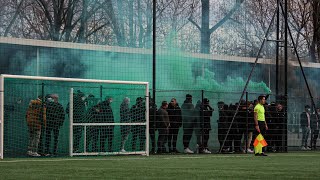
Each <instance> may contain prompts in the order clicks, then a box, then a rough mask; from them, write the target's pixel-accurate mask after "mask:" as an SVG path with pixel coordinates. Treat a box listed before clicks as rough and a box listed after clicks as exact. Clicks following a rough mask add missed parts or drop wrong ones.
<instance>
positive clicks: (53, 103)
mask: <svg viewBox="0 0 320 180" xmlns="http://www.w3.org/2000/svg"><path fill="white" fill-rule="evenodd" d="M58 99H59V96H58V95H57V94H51V95H47V97H46V100H47V102H46V105H47V111H46V117H47V128H46V147H45V155H46V156H48V155H50V154H52V153H53V155H57V148H58V137H59V131H60V128H61V126H62V125H63V123H64V119H65V112H64V108H63V106H62V105H61V104H60V103H59V101H58ZM52 132H53V139H54V140H53V151H50V145H51V133H52Z"/></svg>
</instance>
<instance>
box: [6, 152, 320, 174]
mask: <svg viewBox="0 0 320 180" xmlns="http://www.w3.org/2000/svg"><path fill="white" fill-rule="evenodd" d="M0 179H320V152H319V151H318V152H290V153H273V154H269V156H268V157H260V156H259V157H255V156H253V155H252V154H210V155H202V154H201V155H185V154H181V155H152V156H149V157H145V156H106V157H72V158H23V159H21V158H20V159H17V158H10V159H4V160H0Z"/></svg>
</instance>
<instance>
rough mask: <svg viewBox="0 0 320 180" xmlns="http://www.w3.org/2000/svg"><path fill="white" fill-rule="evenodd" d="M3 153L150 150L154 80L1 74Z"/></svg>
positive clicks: (0, 135) (0, 145)
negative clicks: (150, 109)
mask: <svg viewBox="0 0 320 180" xmlns="http://www.w3.org/2000/svg"><path fill="white" fill-rule="evenodd" d="M0 81H1V82H0V125H1V128H0V155H1V159H3V158H4V157H39V156H60V157H61V156H79V155H82V156H83V155H85V156H89V155H115V154H141V155H147V156H148V155H149V130H148V129H149V108H148V107H149V84H148V82H137V81H117V80H97V79H77V78H56V77H40V76H20V75H6V74H3V75H1V77H0Z"/></svg>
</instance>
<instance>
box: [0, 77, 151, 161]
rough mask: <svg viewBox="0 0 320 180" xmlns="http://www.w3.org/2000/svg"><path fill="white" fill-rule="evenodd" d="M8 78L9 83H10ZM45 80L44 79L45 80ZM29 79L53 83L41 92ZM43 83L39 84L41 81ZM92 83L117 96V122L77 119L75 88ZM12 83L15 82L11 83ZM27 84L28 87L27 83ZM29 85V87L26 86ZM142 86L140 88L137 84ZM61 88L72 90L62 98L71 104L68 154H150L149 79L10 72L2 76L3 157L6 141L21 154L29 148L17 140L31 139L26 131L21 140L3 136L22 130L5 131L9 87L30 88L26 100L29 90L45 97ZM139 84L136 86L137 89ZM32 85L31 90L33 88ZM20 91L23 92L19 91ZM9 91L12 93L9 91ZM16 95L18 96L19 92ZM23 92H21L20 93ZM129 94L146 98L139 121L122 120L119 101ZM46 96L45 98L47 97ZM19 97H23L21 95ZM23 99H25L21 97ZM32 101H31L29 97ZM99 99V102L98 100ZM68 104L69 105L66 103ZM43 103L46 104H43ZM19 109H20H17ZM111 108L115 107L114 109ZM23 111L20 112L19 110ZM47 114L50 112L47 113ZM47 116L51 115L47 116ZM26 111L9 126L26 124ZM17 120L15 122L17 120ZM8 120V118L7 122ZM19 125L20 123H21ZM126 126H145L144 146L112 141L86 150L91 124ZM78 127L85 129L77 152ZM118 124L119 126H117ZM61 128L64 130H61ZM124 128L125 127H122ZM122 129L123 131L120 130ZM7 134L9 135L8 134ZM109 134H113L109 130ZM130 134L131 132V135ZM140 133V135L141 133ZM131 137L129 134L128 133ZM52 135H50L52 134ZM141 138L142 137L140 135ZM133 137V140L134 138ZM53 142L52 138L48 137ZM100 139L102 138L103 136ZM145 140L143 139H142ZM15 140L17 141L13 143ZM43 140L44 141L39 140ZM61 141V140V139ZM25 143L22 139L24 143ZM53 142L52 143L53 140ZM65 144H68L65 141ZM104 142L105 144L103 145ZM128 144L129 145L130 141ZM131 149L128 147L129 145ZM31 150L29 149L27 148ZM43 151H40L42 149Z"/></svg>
mask: <svg viewBox="0 0 320 180" xmlns="http://www.w3.org/2000/svg"><path fill="white" fill-rule="evenodd" d="M13 80H16V81H15V87H12V88H11V89H10V88H8V87H7V86H10V81H13ZM7 81H8V82H9V83H7ZM44 82H45V83H44ZM50 82H54V83H55V84H54V86H55V88H53V85H51V84H50ZM30 83H34V84H36V83H37V84H36V85H37V87H39V86H41V84H42V86H45V85H43V84H50V85H48V86H45V89H46V90H45V91H46V92H45V93H43V91H44V90H43V89H44V87H42V92H41V88H40V90H38V89H39V88H38V89H37V90H36V89H33V90H32V87H29V86H28V84H30ZM77 83H78V84H80V85H77V86H75V84H77ZM39 84H40V85H39ZM93 85H99V87H100V91H102V89H103V90H104V92H106V93H105V94H107V95H108V96H111V97H112V98H114V99H115V101H114V102H113V103H114V106H112V107H113V109H114V113H116V114H115V115H114V122H98V123H97V122H86V121H85V122H74V107H75V106H74V98H75V95H76V93H77V92H74V91H75V89H76V88H78V89H79V88H80V89H81V88H87V91H88V92H89V93H90V91H89V90H88V89H89V88H92V87H89V86H93ZM12 86H13V85H12ZM27 86H28V87H27ZM26 87H27V88H26ZM121 87H127V88H132V89H129V90H128V89H126V90H123V89H121ZM137 87H139V88H137ZM62 88H65V89H68V91H69V92H66V93H65V95H64V96H65V98H64V99H62V98H61V101H62V102H63V104H64V109H66V108H68V110H67V111H68V116H67V115H66V116H65V122H64V126H66V127H67V128H65V129H66V132H65V134H64V135H67V136H68V138H66V139H67V140H65V141H68V142H66V143H68V147H65V149H68V153H67V154H68V155H69V156H76V155H112V154H141V155H146V156H149V83H148V82H138V81H117V80H97V79H79V78H58V77H43V76H24V75H9V74H2V75H1V76H0V125H1V126H0V159H3V158H4V156H6V154H5V153H6V151H5V150H4V147H5V146H7V144H6V143H11V144H9V145H8V146H9V147H10V148H11V149H9V150H8V152H10V153H11V154H12V153H16V152H19V153H18V154H19V156H20V154H25V152H26V151H27V150H26V147H27V146H26V145H24V146H22V145H21V147H20V146H19V148H20V149H17V148H16V149H14V148H15V144H19V143H21V142H22V141H28V140H27V138H28V136H27V135H24V136H27V137H23V138H24V139H22V140H21V137H19V138H20V139H19V138H15V139H19V141H15V142H13V141H10V140H9V141H8V140H5V138H4V137H10V136H12V135H13V134H15V133H20V132H19V129H17V128H16V129H14V130H15V131H17V132H12V131H11V132H10V133H11V134H9V135H8V133H9V132H5V131H6V128H5V126H6V123H5V121H6V118H8V117H7V116H5V113H7V112H6V111H5V106H6V103H7V102H9V101H10V100H9V99H10V98H11V97H12V96H11V94H10V93H11V92H10V91H12V92H13V91H16V92H15V93H16V94H18V95H20V94H23V93H21V92H23V91H24V90H25V89H26V90H29V91H28V92H27V93H25V94H28V93H29V94H28V95H29V96H28V98H25V99H26V100H24V101H30V96H31V95H30V93H33V94H32V95H34V94H37V95H39V94H41V95H42V97H44V95H45V94H47V92H50V93H52V92H53V91H54V89H58V90H59V89H62ZM93 88H95V87H93ZM134 88H136V89H134ZM30 89H31V90H30ZM96 89H99V88H96ZM32 91H40V92H37V93H36V92H32ZM129 91H130V92H131V94H125V93H123V92H129ZM19 93H20V94H19ZM8 94H9V95H8ZM96 94H99V92H97V93H96ZM18 95H16V96H18ZM130 95H131V97H130ZM21 96H22V95H21ZM127 96H129V97H130V98H136V97H139V98H141V99H143V101H141V104H142V103H143V107H144V109H145V110H144V111H143V116H144V117H143V121H141V122H139V121H129V122H125V123H124V122H120V118H119V116H118V114H119V112H118V109H119V106H118V105H119V104H120V103H121V101H122V99H123V97H126V98H127ZM100 99H101V100H100V101H99V103H101V102H102V101H106V100H107V98H106V99H105V100H103V99H104V98H102V92H100ZM45 100H46V99H45ZM19 101H21V100H20V99H19ZM22 101H23V100H22ZM30 102H31V101H30ZM99 103H98V104H99ZM67 104H68V105H67ZM29 106H30V103H29ZM42 106H43V105H42ZM25 109H26V108H25V107H24V108H23V110H25ZM18 110H19V109H18ZM111 111H112V110H111ZM19 113H20V112H19ZM47 113H48V110H47ZM16 114H17V113H16ZM45 116H48V114H47V115H45ZM46 118H47V119H48V117H46ZM25 119H26V115H25V111H23V112H21V113H20V114H19V117H16V116H15V117H14V118H10V120H12V122H10V123H11V124H10V128H11V126H13V125H12V123H16V122H17V123H18V121H19V123H25V124H26V120H25ZM15 121H16V122H15ZM7 123H8V122H7ZM25 124H24V125H23V126H24V127H27V125H25ZM17 126H18V125H14V127H17ZM19 126H20V125H19ZM121 126H122V127H124V126H126V127H132V128H133V127H137V126H139V128H140V129H142V130H141V131H140V132H143V137H144V138H145V139H143V141H140V144H139V145H140V146H141V147H143V149H142V148H141V149H138V150H136V149H133V148H132V149H133V150H131V151H130V150H128V151H120V150H119V151H118V150H117V149H119V148H118V147H116V148H114V146H115V145H113V148H112V149H113V150H111V151H99V150H98V151H92V150H91V151H90V152H88V151H87V148H88V147H87V133H88V128H92V129H97V128H102V129H104V128H105V127H112V129H116V130H114V131H112V133H113V132H114V133H116V132H117V134H120V128H121ZM75 127H80V128H81V129H82V130H81V133H82V135H81V143H80V144H81V145H80V148H81V150H80V151H79V152H75V151H74V144H75V142H74V134H75V131H74V128H75ZM115 127H116V128H115ZM26 129H27V128H25V129H23V130H22V131H23V132H27V130H26ZM60 131H61V130H60ZM121 131H122V130H121ZM121 133H122V132H121ZM130 133H131V134H132V136H134V134H133V133H135V132H133V130H131V131H130ZM5 134H7V135H5ZM131 134H130V137H131ZM109 135H110V134H109ZM61 136H62V135H61V132H60V137H61ZM128 136H129V135H128ZM140 137H141V136H140ZM97 138H99V139H101V138H102V134H100V135H98V136H97ZM127 138H128V137H127ZM50 139H51V137H50ZM119 139H121V137H115V138H114V139H113V142H117V143H118V141H119ZM140 139H141V138H140ZM132 141H133V140H132ZM49 142H50V141H49ZM100 142H101V140H100ZM141 142H143V143H141ZM13 143H15V144H13ZM40 143H41V142H40ZM59 143H60V142H59ZM22 144H23V143H22ZM51 144H53V143H52V142H51ZM108 145H109V142H108ZM116 145H117V146H119V143H118V144H116ZM65 146H66V145H65ZM98 146H100V149H101V146H102V145H101V144H100V145H98ZM103 146H104V145H103ZM127 146H129V145H127ZM28 148H29V145H28ZM128 149H129V148H128ZM28 152H29V151H28ZM39 154H40V153H39ZM64 155H66V153H64Z"/></svg>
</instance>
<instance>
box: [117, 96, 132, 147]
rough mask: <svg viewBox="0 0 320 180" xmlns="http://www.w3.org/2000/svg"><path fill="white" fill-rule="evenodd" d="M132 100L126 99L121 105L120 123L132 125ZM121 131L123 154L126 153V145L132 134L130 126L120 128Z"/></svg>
mask: <svg viewBox="0 0 320 180" xmlns="http://www.w3.org/2000/svg"><path fill="white" fill-rule="evenodd" d="M130 117H131V116H130V99H129V98H128V97H126V98H124V99H123V101H122V103H121V105H120V123H130ZM120 130H121V148H120V151H121V152H126V150H125V149H124V146H125V143H126V141H127V139H128V136H129V133H130V126H125V125H123V126H120Z"/></svg>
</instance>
